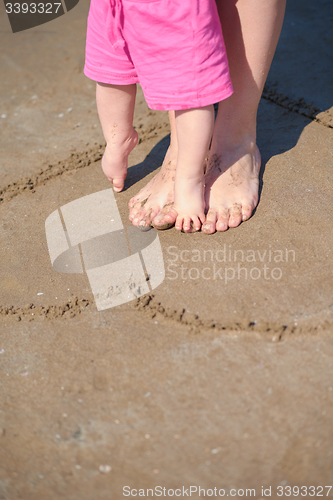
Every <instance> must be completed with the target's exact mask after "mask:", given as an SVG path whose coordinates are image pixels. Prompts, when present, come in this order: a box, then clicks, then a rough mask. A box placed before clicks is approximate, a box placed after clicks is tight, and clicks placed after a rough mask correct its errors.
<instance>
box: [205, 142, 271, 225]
mask: <svg viewBox="0 0 333 500" xmlns="http://www.w3.org/2000/svg"><path fill="white" fill-rule="evenodd" d="M228 146H229V147H228ZM228 146H227V145H226V146H225V147H223V145H222V144H221V143H220V144H218V145H217V147H218V151H213V150H212V151H211V155H210V159H209V162H208V168H207V172H206V180H205V183H206V193H205V194H206V206H207V208H208V213H207V216H206V221H205V223H204V224H203V226H202V229H201V230H202V231H203V232H204V233H206V234H212V233H215V231H226V230H227V229H228V228H229V227H237V226H239V224H240V223H241V222H243V221H245V220H247V219H249V218H250V217H251V215H252V212H253V210H254V208H255V207H256V206H257V203H258V190H259V172H260V164H261V158H260V152H259V149H258V147H257V145H256V143H255V141H244V142H243V143H241V144H239V145H238V146H237V147H236V146H235V147H230V145H228Z"/></svg>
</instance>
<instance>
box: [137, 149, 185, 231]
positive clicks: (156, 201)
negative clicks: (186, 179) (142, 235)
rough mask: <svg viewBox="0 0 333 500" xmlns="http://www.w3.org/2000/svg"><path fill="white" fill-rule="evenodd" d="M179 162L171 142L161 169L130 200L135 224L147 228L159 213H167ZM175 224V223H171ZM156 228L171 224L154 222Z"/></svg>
mask: <svg viewBox="0 0 333 500" xmlns="http://www.w3.org/2000/svg"><path fill="white" fill-rule="evenodd" d="M176 164H177V149H176V148H175V147H174V146H173V145H172V144H171V145H170V147H169V149H168V151H167V153H166V155H165V158H164V161H163V164H162V167H161V170H160V171H159V172H158V173H157V174H156V175H155V176H154V177H153V178H152V179H151V181H149V182H148V184H147V185H146V186H145V187H144V188H142V189H141V191H139V193H138V194H137V195H136V196H134V197H133V198H131V200H130V201H129V209H130V214H129V219H130V220H131V221H132V224H133V225H134V226H138V227H139V228H141V229H147V228H149V227H150V226H151V225H153V224H152V223H153V219H154V217H156V216H157V214H159V213H167V212H168V211H169V210H170V207H171V205H172V204H173V200H174V181H175V173H176ZM171 225H173V224H171ZM154 227H156V229H167V227H170V224H169V225H166V224H164V225H163V224H162V226H158V221H157V224H156V225H155V224H154Z"/></svg>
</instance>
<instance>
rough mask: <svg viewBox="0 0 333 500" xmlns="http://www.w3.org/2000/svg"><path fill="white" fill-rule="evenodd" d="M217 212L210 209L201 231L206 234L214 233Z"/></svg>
mask: <svg viewBox="0 0 333 500" xmlns="http://www.w3.org/2000/svg"><path fill="white" fill-rule="evenodd" d="M216 221H217V212H216V210H214V209H212V208H211V209H210V210H209V211H208V213H207V216H206V220H205V222H204V223H203V225H202V228H201V231H202V232H203V233H205V234H213V233H215V231H216Z"/></svg>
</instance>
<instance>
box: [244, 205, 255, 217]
mask: <svg viewBox="0 0 333 500" xmlns="http://www.w3.org/2000/svg"><path fill="white" fill-rule="evenodd" d="M252 210H253V208H252V206H251V205H242V220H243V221H245V220H247V219H249V218H250V217H251V215H252Z"/></svg>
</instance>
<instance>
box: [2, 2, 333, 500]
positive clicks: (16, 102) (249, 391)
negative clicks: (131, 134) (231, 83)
mask: <svg viewBox="0 0 333 500" xmlns="http://www.w3.org/2000/svg"><path fill="white" fill-rule="evenodd" d="M0 9H2V10H3V12H2V15H1V21H0V40H1V46H2V48H3V49H2V57H1V59H0V72H1V75H2V77H1V81H0V89H1V92H0V95H1V98H0V115H2V116H5V117H4V118H1V119H0V128H1V139H0V141H1V144H0V155H1V172H0V175H1V183H0V234H1V242H2V244H1V248H0V262H1V264H0V269H1V270H0V276H1V289H0V332H1V335H0V360H1V365H0V366H1V371H0V382H1V389H2V397H1V403H0V440H1V446H0V457H1V458H0V498H1V499H10V500H12V499H15V500H16V499H24V500H28V499H34V500H35V499H36V498H38V499H41V500H48V499H52V500H53V499H58V498H66V499H69V500H72V499H73V500H74V499H75V500H76V499H80V500H81V499H82V500H86V499H87V500H88V499H89V500H90V499H92V498H93V499H98V500H99V499H111V498H114V499H117V500H118V499H120V498H123V487H124V486H130V487H131V488H136V489H139V488H144V489H147V488H154V487H155V486H158V485H161V486H162V487H166V488H167V489H168V488H173V489H176V488H182V487H183V486H184V487H185V488H189V487H190V486H191V485H192V486H197V487H199V486H201V488H206V489H208V488H214V487H217V488H218V489H221V488H223V489H224V490H225V495H226V496H227V495H228V496H232V495H233V492H232V491H233V490H232V489H233V488H235V489H236V490H237V489H250V488H253V489H255V491H256V496H255V498H258V499H259V498H263V493H262V491H261V488H262V486H264V488H269V487H270V486H271V487H272V494H271V498H274V499H275V498H279V496H278V490H277V488H278V486H283V487H284V488H285V487H286V486H291V487H293V486H295V487H297V486H298V487H301V486H308V487H309V486H311V485H312V486H315V487H320V486H325V485H330V484H333V452H332V440H333V431H332V417H333V389H332V388H333V341H332V325H333V300H332V284H333V279H332V231H331V220H332V197H331V196H332V195H331V193H332V168H331V167H332V144H333V139H332V134H333V132H332V127H333V123H332V108H331V105H332V90H331V89H332V88H333V87H332V78H333V76H332V69H331V68H332V65H331V64H330V60H331V55H330V51H329V50H328V46H329V41H330V40H331V38H330V37H331V35H330V31H329V29H330V26H329V20H330V14H329V2H327V1H326V0H325V1H324V0H321V1H320V9H318V6H316V7H314V6H312V5H311V4H310V2H305V3H304V2H298V1H297V2H294V3H293V4H292V5H290V6H288V11H287V15H286V19H285V24H284V28H283V32H282V36H281V40H280V42H279V46H278V50H277V53H276V56H275V58H274V62H273V65H272V69H271V72H270V74H269V77H268V81H267V85H266V88H265V91H264V94H263V98H262V102H261V104H260V109H259V120H258V141H259V147H260V150H261V153H262V157H263V169H262V175H261V192H260V203H259V205H258V208H257V210H256V212H255V214H254V216H253V217H252V218H251V219H250V220H249V221H247V222H246V223H243V224H242V225H241V226H240V227H239V228H237V229H230V230H228V231H227V232H226V233H223V234H214V235H211V236H207V235H204V234H200V233H198V234H194V235H189V234H181V233H178V232H176V231H175V230H174V229H170V230H168V231H165V232H161V233H160V234H159V239H160V243H161V247H162V251H163V256H164V264H165V273H166V275H165V279H164V281H163V283H162V284H161V285H160V286H159V287H157V288H156V289H155V290H153V291H152V292H151V293H150V294H148V295H145V296H143V297H140V298H138V299H137V300H135V301H132V302H129V303H127V304H123V305H121V306H118V307H114V308H111V309H106V310H104V311H98V310H97V309H96V304H95V301H94V296H93V294H92V291H91V288H90V284H89V281H88V278H87V275H86V274H85V273H82V274H63V273H59V272H56V271H55V270H54V269H53V268H52V266H51V262H50V257H49V252H48V246H47V241H46V236H45V220H46V219H47V217H48V216H49V215H50V214H51V213H52V212H53V211H54V210H56V209H58V208H60V207H61V206H63V205H65V204H66V203H69V202H71V201H73V200H76V199H78V198H81V197H83V196H86V195H89V194H92V193H95V192H97V191H102V190H104V189H108V188H109V183H108V181H107V180H106V178H105V177H104V175H103V173H102V170H101V165H100V159H101V156H102V154H103V149H104V140H103V136H102V132H101V128H100V125H99V122H98V118H97V113H96V107H95V96H94V85H93V83H92V82H90V81H89V80H88V79H86V78H85V77H84V75H83V74H82V69H83V60H84V37H85V22H86V21H85V19H86V15H87V10H88V3H87V2H86V1H83V0H81V2H80V3H79V5H78V6H77V7H75V8H74V9H73V10H72V11H70V12H69V13H68V14H66V15H65V16H63V18H62V17H61V18H59V19H57V20H55V21H52V22H51V23H48V24H46V25H44V26H41V27H38V28H34V29H32V30H28V31H26V32H22V33H17V34H15V35H13V34H12V33H11V32H10V28H9V23H8V20H7V19H6V17H5V15H4V7H3V6H2V5H1V6H0ZM135 127H136V129H137V130H138V132H139V137H140V141H139V144H138V146H137V148H136V149H135V150H134V151H133V152H132V153H131V156H130V168H129V172H128V178H127V180H126V185H125V190H124V192H122V193H120V194H117V195H116V201H117V205H118V208H119V211H120V215H121V218H122V222H123V224H124V225H128V224H129V221H128V208H127V204H128V201H129V199H130V198H131V197H132V196H133V195H134V194H135V193H136V192H137V191H138V190H139V189H141V187H143V186H144V185H145V184H146V183H147V182H148V181H149V179H151V178H152V176H153V175H154V174H155V173H156V170H157V168H158V167H159V166H160V165H161V162H162V160H163V157H164V154H165V152H166V150H167V147H168V142H169V137H168V134H169V126H168V120H167V114H166V113H163V112H154V111H150V110H149V109H148V108H147V106H146V104H145V102H144V99H143V96H142V92H141V91H140V90H139V92H138V99H137V105H136V111H135ZM317 492H320V490H317ZM330 495H331V496H332V491H331V493H330ZM240 496H241V493H240V494H239V495H238V496H236V498H238V497H240ZM201 497H202V496H201ZM128 498H132V496H129V497H128ZM133 498H134V496H133ZM184 498H185V496H184ZM192 498H195V499H198V498H200V497H199V495H198V493H192ZM294 498H296V497H294Z"/></svg>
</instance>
